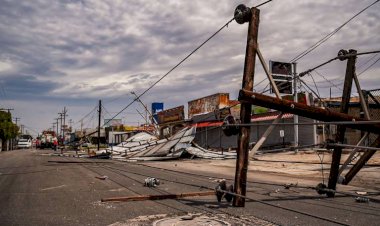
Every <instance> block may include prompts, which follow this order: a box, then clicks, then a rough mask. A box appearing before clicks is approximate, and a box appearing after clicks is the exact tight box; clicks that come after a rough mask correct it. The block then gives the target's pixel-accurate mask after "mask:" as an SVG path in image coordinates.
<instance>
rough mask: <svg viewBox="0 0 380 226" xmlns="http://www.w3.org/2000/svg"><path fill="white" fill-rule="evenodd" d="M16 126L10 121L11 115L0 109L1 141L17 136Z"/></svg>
mask: <svg viewBox="0 0 380 226" xmlns="http://www.w3.org/2000/svg"><path fill="white" fill-rule="evenodd" d="M18 130H19V128H18V126H17V125H16V124H14V123H13V122H12V115H11V114H10V113H8V112H5V111H0V139H1V140H2V141H5V140H9V139H13V138H15V137H16V136H17V133H18Z"/></svg>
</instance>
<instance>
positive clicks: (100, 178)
mask: <svg viewBox="0 0 380 226" xmlns="http://www.w3.org/2000/svg"><path fill="white" fill-rule="evenodd" d="M95 178H97V179H99V180H106V179H108V176H95Z"/></svg>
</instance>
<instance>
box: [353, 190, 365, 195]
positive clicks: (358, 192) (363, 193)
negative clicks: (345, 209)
mask: <svg viewBox="0 0 380 226" xmlns="http://www.w3.org/2000/svg"><path fill="white" fill-rule="evenodd" d="M356 194H358V195H367V192H366V191H357V192H356Z"/></svg>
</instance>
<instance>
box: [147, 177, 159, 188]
mask: <svg viewBox="0 0 380 226" xmlns="http://www.w3.org/2000/svg"><path fill="white" fill-rule="evenodd" d="M158 185H160V180H159V179H156V178H154V177H148V178H146V179H145V181H144V186H146V187H157V186H158Z"/></svg>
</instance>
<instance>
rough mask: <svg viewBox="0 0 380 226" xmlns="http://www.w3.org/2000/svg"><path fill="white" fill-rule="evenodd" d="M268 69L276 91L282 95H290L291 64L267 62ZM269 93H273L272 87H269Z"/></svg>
mask: <svg viewBox="0 0 380 226" xmlns="http://www.w3.org/2000/svg"><path fill="white" fill-rule="evenodd" d="M269 67H270V70H271V74H272V76H273V80H274V82H275V83H276V86H277V88H278V91H279V92H280V93H284V94H292V93H293V85H292V80H293V77H292V64H291V63H285V62H278V61H269ZM271 93H274V89H273V87H271Z"/></svg>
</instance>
